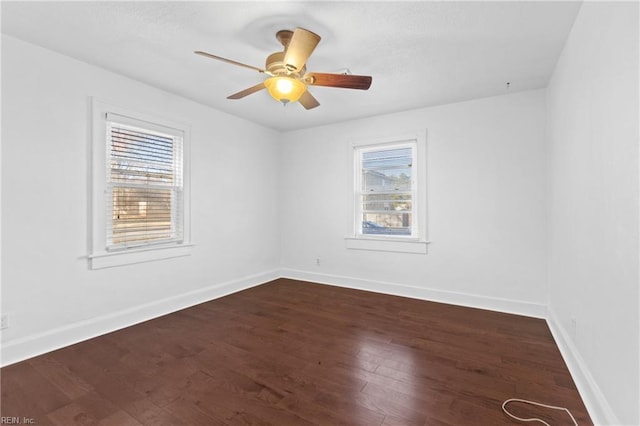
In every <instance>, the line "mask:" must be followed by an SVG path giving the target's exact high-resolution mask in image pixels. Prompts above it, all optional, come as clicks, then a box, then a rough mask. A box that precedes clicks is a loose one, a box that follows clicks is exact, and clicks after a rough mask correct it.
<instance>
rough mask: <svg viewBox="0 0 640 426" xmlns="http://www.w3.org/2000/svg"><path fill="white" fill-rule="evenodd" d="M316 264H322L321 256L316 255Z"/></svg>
mask: <svg viewBox="0 0 640 426" xmlns="http://www.w3.org/2000/svg"><path fill="white" fill-rule="evenodd" d="M316 265H317V266H320V258H319V257H316Z"/></svg>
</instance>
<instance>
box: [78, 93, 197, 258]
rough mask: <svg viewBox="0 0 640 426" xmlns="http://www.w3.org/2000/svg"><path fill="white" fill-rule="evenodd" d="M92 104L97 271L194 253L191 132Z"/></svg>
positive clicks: (110, 107)
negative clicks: (191, 242) (190, 202)
mask: <svg viewBox="0 0 640 426" xmlns="http://www.w3.org/2000/svg"><path fill="white" fill-rule="evenodd" d="M93 106H94V114H93V116H94V117H93V126H94V129H93V130H94V132H93V138H94V141H93V171H92V172H93V197H92V198H93V204H92V210H93V211H92V221H93V224H92V228H93V235H92V237H93V238H92V239H93V241H92V253H91V255H90V256H89V258H90V259H91V266H92V268H94V269H97V268H101V267H109V266H117V265H121V264H129V263H137V262H143V261H149V260H157V259H164V258H168V257H176V256H182V255H186V254H189V253H188V248H189V244H188V236H189V232H188V231H189V226H188V225H189V223H188V216H189V215H188V196H187V195H188V191H187V189H188V179H187V177H188V174H187V173H185V172H186V162H185V158H188V156H186V155H185V152H186V151H187V150H186V147H187V146H188V129H187V128H186V126H184V125H180V124H175V123H169V122H167V121H166V120H162V119H158V118H155V117H150V116H147V115H146V114H140V113H136V112H132V111H127V110H124V109H122V108H118V107H115V106H112V105H108V104H105V103H103V102H100V101H95V100H94V104H93Z"/></svg>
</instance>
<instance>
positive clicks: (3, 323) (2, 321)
mask: <svg viewBox="0 0 640 426" xmlns="http://www.w3.org/2000/svg"><path fill="white" fill-rule="evenodd" d="M5 328H9V314H2V316H0V330H4V329H5Z"/></svg>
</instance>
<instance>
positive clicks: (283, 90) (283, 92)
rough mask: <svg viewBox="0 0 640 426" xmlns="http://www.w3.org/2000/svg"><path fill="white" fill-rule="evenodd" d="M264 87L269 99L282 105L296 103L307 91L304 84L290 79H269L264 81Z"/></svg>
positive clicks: (279, 77)
mask: <svg viewBox="0 0 640 426" xmlns="http://www.w3.org/2000/svg"><path fill="white" fill-rule="evenodd" d="M264 85H265V87H266V88H267V90H268V91H269V94H270V95H271V97H272V98H273V99H275V100H276V101H278V102H282V103H283V104H287V103H290V102H296V101H297V100H298V99H300V96H302V94H303V93H304V92H305V91H306V90H307V85H306V84H304V83H303V82H302V81H300V80H296V79H295V78H291V77H282V76H276V77H271V78H268V79H266V80H265V82H264Z"/></svg>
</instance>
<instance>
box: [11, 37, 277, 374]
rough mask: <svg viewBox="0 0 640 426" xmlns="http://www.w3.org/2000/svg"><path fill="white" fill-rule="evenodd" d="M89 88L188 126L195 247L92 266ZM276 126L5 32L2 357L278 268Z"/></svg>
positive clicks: (127, 320)
mask: <svg viewBox="0 0 640 426" xmlns="http://www.w3.org/2000/svg"><path fill="white" fill-rule="evenodd" d="M89 96H96V97H99V98H102V99H106V100H109V101H111V102H113V103H115V104H118V105H121V106H124V107H129V108H134V109H138V110H142V111H144V112H147V113H149V114H153V115H156V116H161V117H166V118H167V119H170V120H174V121H181V122H185V123H188V124H190V125H191V136H192V140H191V151H192V156H191V177H192V179H191V182H192V197H191V199H192V203H191V214H192V221H191V223H192V239H193V242H194V243H195V247H194V249H193V253H192V255H191V256H189V257H182V258H175V259H170V260H164V261H158V262H150V263H144V264H136V265H131V266H124V267H117V268H111V269H104V270H89V269H88V267H87V259H86V255H87V238H88V229H87V222H88V191H89V188H88V185H89V180H88V164H89V147H90V140H89V139H90V129H89V123H90V120H91V116H90V102H89ZM276 136H277V134H276V133H275V132H273V131H271V130H268V129H266V128H264V127H261V126H258V125H255V124H252V123H249V122H247V121H244V120H241V119H238V118H236V117H233V116H230V115H227V114H224V113H222V112H219V111H216V110H213V109H210V108H208V107H204V106H202V105H200V104H197V103H194V102H191V101H188V100H185V99H183V98H180V97H178V96H174V95H172V94H169V93H166V92H163V91H160V90H157V89H155V88H153V87H150V86H147V85H145V84H142V83H139V82H136V81H133V80H130V79H127V78H124V77H122V76H119V75H116V74H113V73H110V72H107V71H105V70H102V69H99V68H96V67H93V66H90V65H87V64H85V63H82V62H79V61H76V60H74V59H71V58H68V57H65V56H62V55H59V54H56V53H54V52H51V51H49V50H46V49H42V48H39V47H36V46H34V45H30V44H27V43H24V42H22V41H19V40H17V39H14V38H11V37H7V36H3V38H2V151H3V152H2V154H3V155H2V245H3V250H2V312H3V313H8V314H9V315H10V319H9V320H10V327H9V328H8V329H6V330H3V332H2V342H3V343H2V344H3V363H5V364H7V363H9V362H12V361H14V360H16V359H19V358H24V357H25V356H28V355H32V354H35V353H40V352H44V351H47V350H50V349H52V348H53V347H59V346H63V345H65V344H68V343H71V342H74V341H76V340H79V339H82V338H86V337H88V336H90V335H92V334H98V333H101V332H105V331H109V330H111V329H113V328H116V327H121V326H125V325H129V324H131V323H132V322H135V321H140V320H142V319H146V318H149V317H152V316H155V315H159V314H162V313H166V312H167V311H171V310H175V309H178V308H180V307H182V306H186V305H189V304H194V303H196V302H199V301H203V300H207V299H211V298H213V297H216V296H219V295H221V294H225V293H228V292H231V291H235V290H237V289H239V288H242V287H246V286H249V285H255V284H257V283H260V282H264V281H266V280H269V279H272V278H275V277H277V268H278V266H279V264H278V262H279V255H278V252H277V247H278V244H279V232H278V229H277V224H278V221H277V204H276V202H277V200H276V198H277V197H276V194H277V182H278V177H277V176H278V171H277V164H278V162H277V156H278V152H279V151H278V147H277V137H276ZM258 218H259V220H256V219H258Z"/></svg>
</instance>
